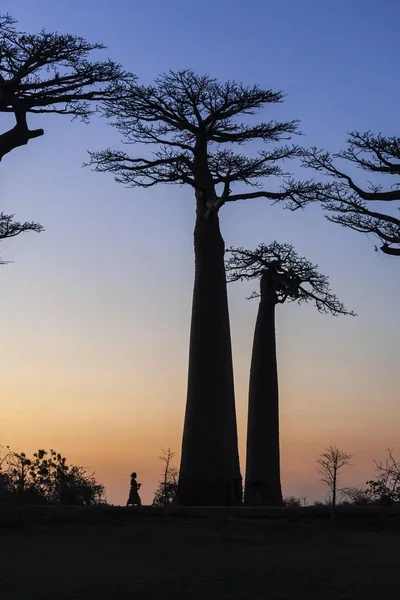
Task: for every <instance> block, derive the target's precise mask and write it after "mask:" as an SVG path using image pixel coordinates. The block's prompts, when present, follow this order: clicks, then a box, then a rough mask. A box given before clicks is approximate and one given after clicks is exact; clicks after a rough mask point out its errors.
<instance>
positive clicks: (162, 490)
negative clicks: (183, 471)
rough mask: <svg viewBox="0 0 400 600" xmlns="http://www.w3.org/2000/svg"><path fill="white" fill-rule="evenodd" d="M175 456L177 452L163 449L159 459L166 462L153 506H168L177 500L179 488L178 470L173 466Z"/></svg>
mask: <svg viewBox="0 0 400 600" xmlns="http://www.w3.org/2000/svg"><path fill="white" fill-rule="evenodd" d="M174 456H175V452H172V450H171V448H167V450H164V449H163V450H162V451H161V454H160V456H159V457H158V458H159V459H160V460H162V461H163V462H164V471H163V473H162V479H160V480H159V482H158V488H157V490H156V493H155V494H154V499H153V506H168V505H169V504H171V503H172V501H173V499H174V498H175V495H176V491H177V488H178V469H176V467H173V466H172V460H173V458H174Z"/></svg>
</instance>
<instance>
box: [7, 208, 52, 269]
mask: <svg viewBox="0 0 400 600" xmlns="http://www.w3.org/2000/svg"><path fill="white" fill-rule="evenodd" d="M28 231H34V232H36V233H41V232H42V231H44V228H43V227H42V226H41V225H39V223H34V222H33V221H25V222H20V221H15V220H14V215H7V214H5V213H4V212H0V240H5V239H7V238H13V237H16V236H17V235H20V234H21V233H25V232H28ZM7 262H9V261H3V260H0V264H2V265H4V264H7Z"/></svg>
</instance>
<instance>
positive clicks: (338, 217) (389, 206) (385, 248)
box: [304, 131, 400, 256]
mask: <svg viewBox="0 0 400 600" xmlns="http://www.w3.org/2000/svg"><path fill="white" fill-rule="evenodd" d="M335 159H338V160H340V159H344V160H346V161H348V162H350V163H353V164H355V165H356V166H357V167H359V168H361V169H363V170H364V171H366V172H367V173H372V174H374V175H375V176H376V175H382V174H385V175H393V176H394V177H395V182H394V183H392V185H391V186H390V184H389V189H387V190H386V191H385V190H384V189H383V186H382V185H381V184H380V183H370V184H369V188H368V189H364V188H361V187H360V186H358V185H357V184H356V183H355V181H354V179H353V178H352V177H350V175H348V174H346V173H345V172H344V171H342V170H341V169H340V168H339V167H338V166H337V161H335ZM304 164H305V165H306V166H308V167H312V168H313V169H316V170H317V171H319V172H321V173H323V174H325V175H328V176H330V177H331V178H333V180H334V181H333V182H331V183H329V184H328V185H326V186H325V189H324V190H323V191H321V194H320V198H319V199H320V201H321V203H322V206H323V207H324V208H325V209H326V210H327V211H328V212H333V213H334V214H333V215H330V214H329V215H327V218H328V220H329V221H332V222H333V223H339V225H342V226H343V227H349V228H350V229H354V230H356V231H360V232H363V233H367V234H373V235H374V236H375V237H377V239H378V240H379V243H380V244H381V245H380V250H381V251H382V252H384V253H385V254H391V255H394V256H400V218H399V216H398V210H399V209H400V180H399V175H400V138H399V137H394V136H393V137H385V136H383V135H381V134H378V135H373V134H372V133H371V132H369V131H368V132H367V133H359V132H358V131H353V132H351V133H350V138H349V140H348V147H347V150H345V151H343V152H339V153H338V154H333V155H331V154H330V153H329V152H324V151H322V150H318V149H317V148H312V149H311V150H310V151H308V152H306V153H305V156H304ZM381 206H384V208H383V209H382V208H380V207H381ZM375 248H376V250H378V248H377V247H375Z"/></svg>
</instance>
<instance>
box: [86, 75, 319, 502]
mask: <svg viewBox="0 0 400 600" xmlns="http://www.w3.org/2000/svg"><path fill="white" fill-rule="evenodd" d="M282 99H283V95H282V93H281V92H272V91H271V90H263V89H260V88H259V87H258V86H253V87H245V86H244V85H242V84H240V83H236V82H234V81H228V82H225V83H220V82H218V81H217V80H215V79H213V78H211V77H210V76H208V75H197V74H195V73H194V72H193V71H190V70H187V71H179V72H169V73H167V74H164V75H161V76H159V77H157V78H156V79H155V81H154V84H152V85H148V86H141V85H132V86H131V89H130V92H129V93H128V94H127V95H125V96H123V97H121V99H120V100H119V101H118V102H117V103H106V111H105V114H106V116H107V117H108V118H109V119H110V120H111V123H112V124H113V125H114V126H115V127H116V128H117V129H118V131H120V132H121V133H122V134H123V136H124V140H125V142H127V143H128V144H138V145H144V146H145V147H147V146H149V145H150V146H151V147H154V151H153V154H150V153H149V152H148V150H146V153H145V155H143V154H142V155H141V156H140V155H139V156H133V157H132V156H130V155H129V154H128V153H127V152H126V151H123V150H111V149H108V150H104V151H101V152H92V153H91V164H92V166H94V168H95V169H96V170H97V171H101V172H108V173H111V174H113V175H114V177H115V179H116V181H117V182H120V183H122V184H124V185H127V186H131V187H142V188H149V187H152V186H154V185H156V184H159V183H169V184H170V183H173V184H181V185H182V184H183V185H188V186H190V187H191V188H192V189H193V191H194V196H195V203H196V221H195V229H194V252H195V279H194V292H193V305H192V321H191V333H190V349H189V374H188V392H187V404H186V414H185V423H184V432H183V441H182V455H181V465H180V474H179V489H178V500H179V502H180V503H182V504H184V505H234V504H240V503H241V496H242V481H241V475H240V468H239V457H238V445H237V426H236V413H235V402H234V386H233V369H232V352H231V337H230V325H229V314H228V301H227V290H226V275H225V267H224V252H225V248H224V241H223V238H222V235H221V231H220V225H219V211H220V210H221V207H222V206H224V205H226V204H228V203H230V202H236V201H239V200H243V201H246V200H250V199H252V198H261V197H264V198H267V199H269V200H272V201H280V200H283V201H284V200H287V201H288V202H289V204H290V206H291V207H295V206H296V205H297V203H299V204H300V201H305V199H306V198H309V197H310V196H311V197H312V198H313V199H315V197H316V193H317V190H318V186H316V185H314V183H313V182H312V181H304V182H296V181H294V180H293V179H292V178H291V177H290V176H289V175H288V174H286V173H284V172H283V170H282V166H281V164H282V162H283V161H284V160H285V159H291V158H294V157H297V156H299V154H300V153H301V151H300V149H299V148H298V147H297V146H288V145H280V146H275V147H272V149H262V150H260V151H259V152H258V153H257V154H255V155H253V156H246V155H244V154H240V153H236V152H234V151H233V150H232V149H231V148H230V147H229V146H234V145H237V146H238V145H240V147H243V145H244V144H245V143H246V142H251V141H257V144H258V145H259V146H260V145H261V144H265V145H266V146H268V144H271V143H274V142H280V141H281V140H285V139H286V140H287V139H289V138H290V137H291V135H292V134H294V133H296V131H297V123H296V122H295V121H290V122H282V123H281V122H275V121H269V122H259V123H258V124H256V125H251V124H249V116H251V115H255V114H257V113H258V112H259V111H260V110H261V109H262V108H264V107H267V106H269V105H271V104H272V105H273V104H276V103H278V102H281V101H282ZM240 117H244V118H245V122H242V121H241V120H240ZM268 177H272V178H278V181H279V180H281V187H280V188H279V186H278V187H277V191H266V190H265V189H264V188H263V187H261V183H260V181H261V180H262V179H265V178H268ZM236 184H238V188H237V190H236V191H235V192H234V191H233V190H232V188H233V187H234V186H235V185H236ZM246 185H249V186H252V188H253V191H251V192H246V191H244V190H245V186H246Z"/></svg>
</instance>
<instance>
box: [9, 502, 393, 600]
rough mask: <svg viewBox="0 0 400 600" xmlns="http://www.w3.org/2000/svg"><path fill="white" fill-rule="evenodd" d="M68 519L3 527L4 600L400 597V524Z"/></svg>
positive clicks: (174, 515)
mask: <svg viewBox="0 0 400 600" xmlns="http://www.w3.org/2000/svg"><path fill="white" fill-rule="evenodd" d="M89 510H90V509H89ZM284 510H285V509H284ZM305 510H306V509H305ZM149 511H156V512H149ZM67 513H68V511H67ZM67 513H63V516H62V518H61V517H60V513H59V512H57V511H54V512H52V513H51V514H50V513H46V510H45V509H43V510H42V512H40V511H39V512H38V511H36V512H34V515H33V516H32V514H33V513H32V514H30V513H29V514H28V516H26V515H25V516H24V518H23V520H22V523H21V526H16V525H13V526H9V527H5V528H3V529H0V540H1V546H0V548H1V550H0V552H1V561H0V597H1V598H4V600H20V599H21V600H22V599H23V600H66V599H74V600H78V599H79V600H89V599H90V600H92V599H93V600H94V599H95V600H103V599H106V598H107V599H110V600H111V599H112V600H119V599H124V600H125V599H126V598H132V599H133V598H134V599H135V600H136V599H138V600H150V599H151V600H153V599H154V600H155V599H157V600H158V599H160V598H165V599H169V598H171V599H174V600H181V599H182V600H183V599H185V600H186V599H188V598H189V599H193V600H198V599H201V600H208V599H210V600H214V599H215V600H222V599H223V600H228V599H229V600H231V599H232V600H233V599H235V600H236V599H237V600H244V599H246V600H247V599H249V600H256V599H261V598H263V599H264V598H265V599H268V600H278V599H279V600H286V599H288V600H289V599H290V600H292V599H296V600H298V599H303V598H304V599H307V600H314V599H315V600H317V599H318V600H321V599H324V600H369V599H374V600H375V599H376V600H389V599H393V600H394V599H396V600H398V598H399V597H400V591H399V590H400V587H399V579H398V573H399V567H400V552H399V541H400V540H399V538H400V533H399V531H400V527H399V521H400V518H399V516H398V517H397V518H396V519H389V520H388V519H384V520H383V521H382V519H378V520H376V519H375V518H372V519H371V518H370V517H366V518H364V519H361V520H357V519H356V520H354V519H352V518H351V519H341V518H340V517H339V518H338V521H337V523H336V524H331V523H330V521H329V517H328V515H325V516H323V517H321V516H319V517H318V518H317V517H315V518H314V515H312V514H311V513H308V514H306V513H305V512H303V513H302V514H301V515H300V516H298V515H297V516H296V512H294V513H287V514H288V516H286V513H285V517H284V518H282V516H281V515H282V513H281V512H280V513H278V512H277V513H276V515H277V518H275V516H274V514H272V515H271V514H269V513H268V514H267V513H266V514H265V515H264V514H263V513H262V511H258V512H257V513H254V514H252V513H251V512H247V513H246V512H245V511H244V512H241V511H240V510H236V511H235V510H232V511H223V510H214V511H212V510H211V511H207V510H197V511H196V510H192V511H191V510H188V511H186V512H184V511H175V512H165V511H164V512H163V511H162V510H161V511H157V509H148V510H147V511H146V510H139V511H136V509H128V511H127V510H126V509H113V510H111V511H110V510H109V511H107V512H106V513H104V514H102V515H100V513H88V512H86V513H85V512H82V510H81V511H77V512H74V511H72V512H70V513H68V514H67ZM68 515H69V516H68ZM90 515H91V516H90ZM290 515H292V516H290ZM304 515H305V516H304Z"/></svg>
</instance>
